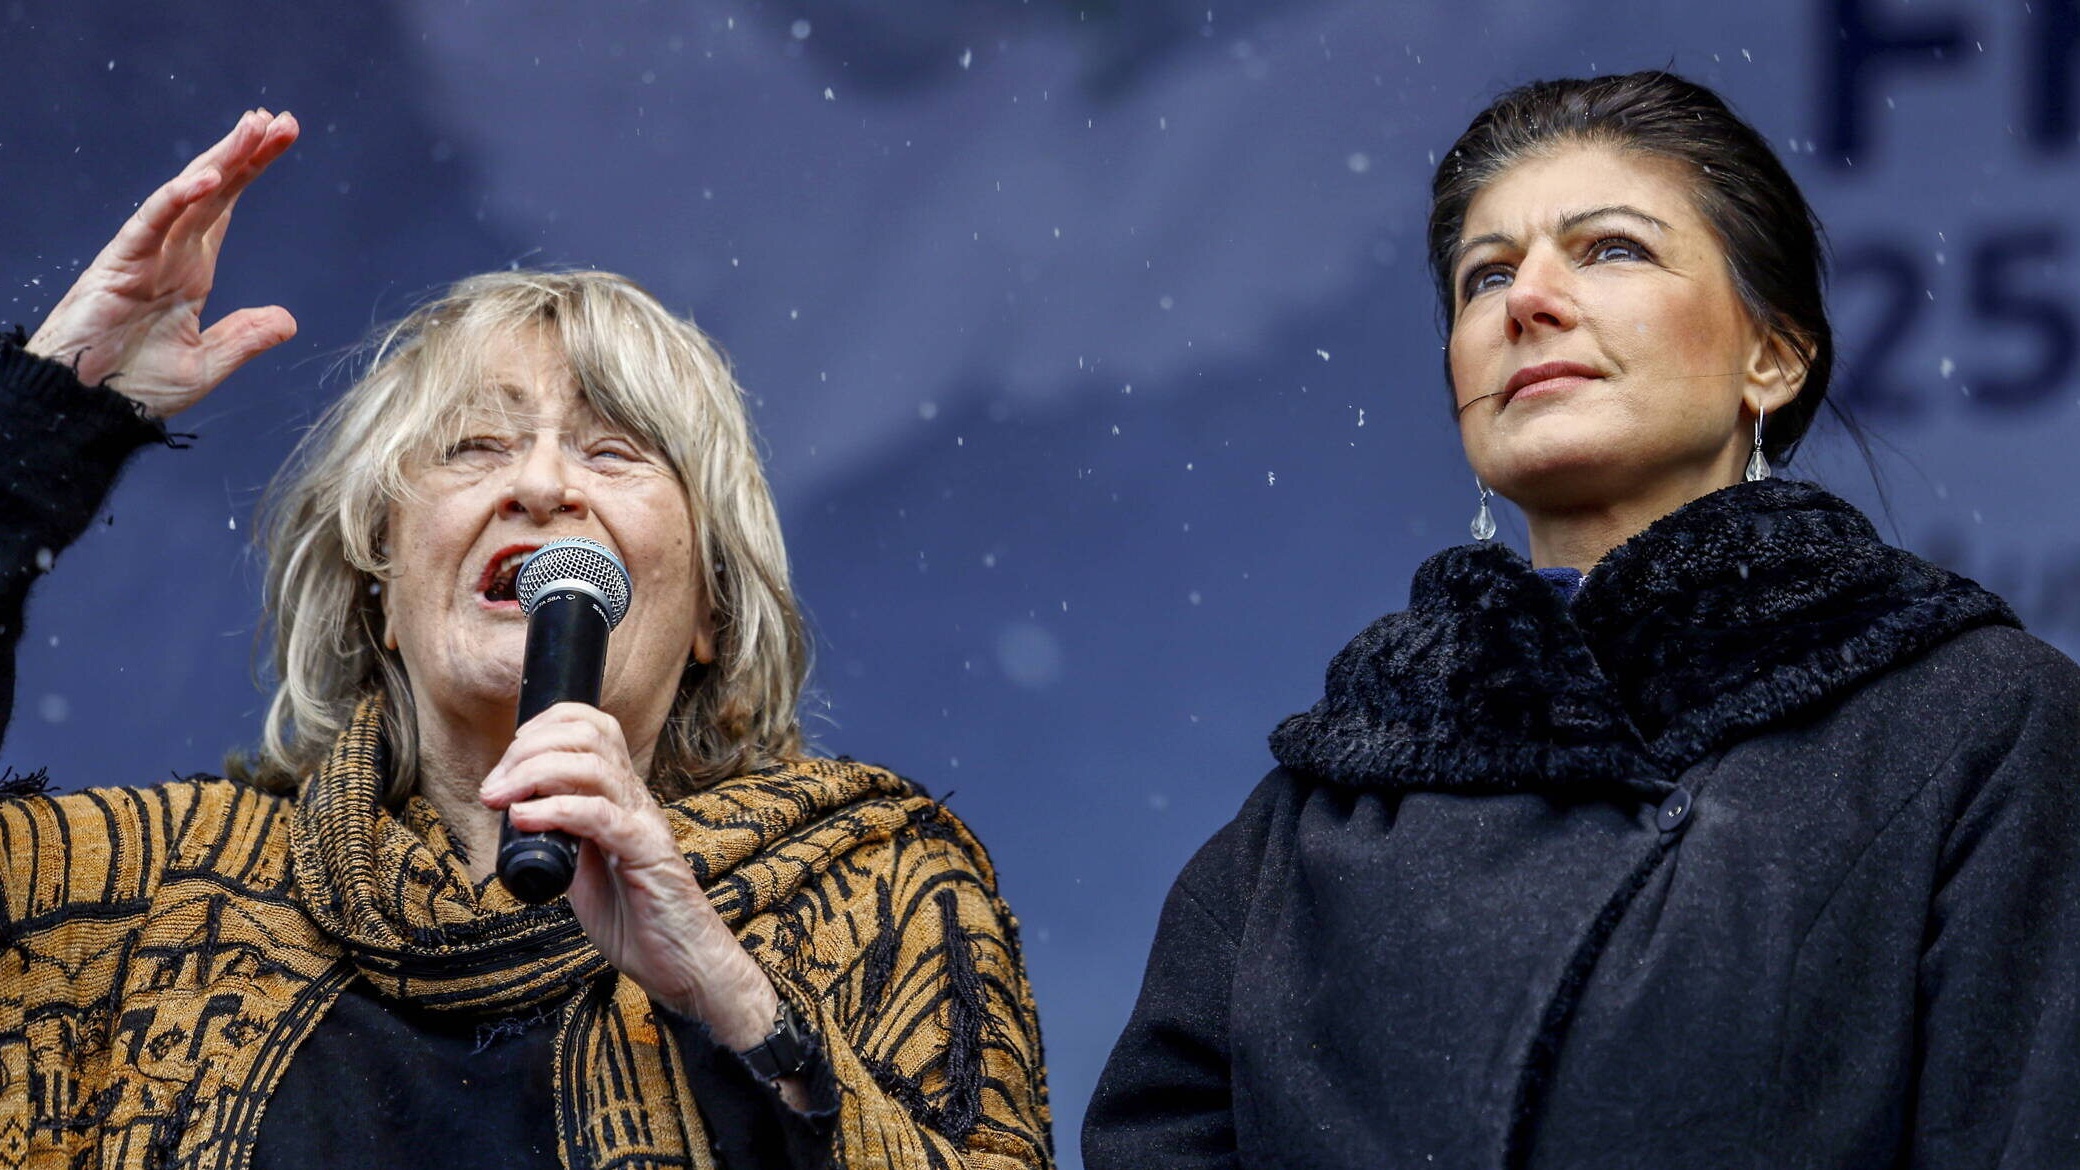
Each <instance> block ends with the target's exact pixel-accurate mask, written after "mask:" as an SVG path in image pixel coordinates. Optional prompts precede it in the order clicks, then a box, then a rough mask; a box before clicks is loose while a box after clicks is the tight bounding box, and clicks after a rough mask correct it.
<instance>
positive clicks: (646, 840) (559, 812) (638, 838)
mask: <svg viewBox="0 0 2080 1170" xmlns="http://www.w3.org/2000/svg"><path fill="white" fill-rule="evenodd" d="M506 812H507V815H509V816H511V817H512V819H513V827H514V828H515V829H518V830H520V831H521V832H523V833H546V832H549V831H551V830H555V831H558V832H563V833H569V834H570V835H571V836H573V837H578V838H580V839H582V840H586V841H590V842H592V843H593V844H594V845H595V846H597V847H598V848H599V849H600V851H601V852H602V853H605V854H606V855H608V856H611V857H614V858H616V859H618V861H619V863H620V864H621V866H623V867H624V868H626V867H630V866H636V867H640V866H648V865H655V864H658V863H659V862H662V861H666V860H673V861H677V862H678V863H679V864H681V865H684V864H685V859H684V858H683V857H681V856H680V854H679V850H678V845H677V843H676V842H674V841H673V839H672V835H671V832H670V831H669V830H665V831H663V832H661V833H660V832H658V831H657V827H656V826H653V825H652V824H651V823H650V822H649V820H648V819H646V818H644V817H641V816H638V815H636V814H635V813H632V812H630V811H629V810H628V809H625V808H623V807H621V806H620V805H618V804H615V803H614V802H613V801H611V800H607V799H604V798H602V797H598V796H581V795H577V794H571V793H563V794H557V795H553V796H542V797H537V798H535V799H533V800H525V801H522V802H520V803H519V804H516V805H514V806H512V807H511V808H509V809H507V810H506Z"/></svg>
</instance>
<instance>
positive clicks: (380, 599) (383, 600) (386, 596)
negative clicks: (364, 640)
mask: <svg viewBox="0 0 2080 1170" xmlns="http://www.w3.org/2000/svg"><path fill="white" fill-rule="evenodd" d="M391 596H392V591H391V590H389V589H385V588H383V582H381V581H378V582H376V602H377V604H378V605H380V606H381V607H382V609H383V649H385V650H395V649H397V631H396V630H393V629H392V628H391V627H390V620H391V614H390V598H391Z"/></svg>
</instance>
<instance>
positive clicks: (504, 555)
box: [478, 544, 541, 605]
mask: <svg viewBox="0 0 2080 1170" xmlns="http://www.w3.org/2000/svg"><path fill="white" fill-rule="evenodd" d="M539 547H541V546H539V545H533V544H527V545H514V546H513V547H512V548H509V549H505V550H504V551H502V552H500V553H499V554H498V555H497V556H495V557H493V558H491V563H490V564H488V565H485V566H484V576H483V579H482V580H481V581H480V582H479V584H478V588H479V589H480V590H481V591H482V592H483V595H484V600H486V601H488V602H491V603H492V604H494V605H496V604H498V603H499V602H502V601H512V602H517V601H519V600H520V594H519V592H518V591H517V590H516V589H515V588H514V587H515V586H516V585H517V584H518V583H519V580H520V566H521V564H522V563H524V562H525V561H526V560H527V558H528V555H529V554H531V553H533V552H534V550H535V549H537V548H539Z"/></svg>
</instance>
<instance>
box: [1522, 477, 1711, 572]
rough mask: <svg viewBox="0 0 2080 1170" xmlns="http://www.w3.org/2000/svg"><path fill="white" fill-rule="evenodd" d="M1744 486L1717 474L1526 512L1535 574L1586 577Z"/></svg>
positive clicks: (1525, 517)
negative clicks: (1638, 540) (1630, 545)
mask: <svg viewBox="0 0 2080 1170" xmlns="http://www.w3.org/2000/svg"><path fill="white" fill-rule="evenodd" d="M1738 482H1740V476H1739V475H1737V474H1727V473H1726V472H1725V471H1724V469H1722V468H1715V469H1713V472H1712V473H1711V474H1707V475H1702V476H1698V477H1696V478H1695V479H1686V480H1684V481H1682V482H1677V483H1663V484H1660V485H1657V487H1658V490H1656V491H1652V492H1647V493H1642V494H1639V495H1634V496H1630V497H1627V498H1624V499H1619V500H1611V501H1599V502H1595V503H1591V504H1586V505H1578V506H1568V507H1546V508H1540V507H1533V506H1522V505H1520V507H1522V510H1523V512H1524V521H1525V524H1526V526H1527V527H1528V528H1529V529H1530V532H1531V564H1532V567H1534V568H1539V569H1548V568H1569V569H1579V570H1581V571H1582V572H1584V573H1586V572H1588V571H1589V570H1591V569H1593V568H1595V567H1596V566H1597V564H1598V563H1599V562H1601V561H1602V560H1603V558H1604V557H1605V556H1607V555H1609V553H1610V551H1611V550H1612V549H1614V548H1616V547H1618V546H1619V545H1621V544H1624V543H1625V542H1626V541H1628V540H1631V539H1632V538H1633V537H1635V536H1638V535H1639V534H1640V533H1641V532H1643V531H1645V530H1646V527H1647V526H1648V525H1649V524H1652V523H1653V522H1654V521H1656V520H1659V519H1661V518H1662V517H1663V516H1666V515H1668V514H1669V513H1670V512H1673V511H1675V510H1676V509H1677V508H1680V507H1682V506H1683V505H1685V504H1687V503H1689V502H1690V501H1692V500H1695V499H1699V498H1701V497H1703V496H1707V495H1710V494H1711V493H1713V492H1715V491H1718V490H1719V489H1720V488H1723V487H1727V486H1729V485H1731V484H1734V483H1738Z"/></svg>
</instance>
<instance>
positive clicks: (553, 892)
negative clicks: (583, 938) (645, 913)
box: [498, 539, 631, 906]
mask: <svg viewBox="0 0 2080 1170" xmlns="http://www.w3.org/2000/svg"><path fill="white" fill-rule="evenodd" d="M630 590H631V585H630V582H629V579H628V570H627V569H626V568H624V567H622V564H621V562H620V561H619V560H618V559H616V558H615V556H614V554H613V553H611V552H608V551H607V548H606V546H605V545H603V544H600V543H599V542H598V541H592V540H584V539H571V540H558V541H552V542H551V543H549V544H545V545H543V546H542V547H540V548H538V549H536V550H534V552H532V553H530V554H529V555H528V558H527V559H526V560H525V561H523V562H521V565H520V575H519V577H518V579H517V580H516V583H515V585H514V590H513V591H514V593H515V594H517V595H518V596H519V598H520V611H521V612H522V613H525V614H526V615H527V653H526V656H525V657H524V658H523V659H522V660H521V666H520V719H519V722H520V723H526V722H527V721H528V720H530V719H532V718H534V717H535V716H536V715H539V714H541V713H542V712H543V711H545V710H547V709H548V708H550V707H553V706H555V705H556V704H558V703H571V702H575V703H590V704H592V705H593V706H598V705H599V688H600V679H601V677H602V676H603V675H604V674H605V672H606V667H607V635H608V634H609V633H611V632H613V629H614V627H615V626H618V625H620V624H621V619H622V618H623V617H625V616H627V614H628V602H629V594H630ZM577 872H578V840H577V838H575V837H573V836H571V835H570V834H569V833H559V832H553V831H552V832H547V833H522V832H520V831H518V830H516V829H514V828H513V818H512V816H511V814H507V815H506V816H505V817H503V818H502V821H501V824H500V826H499V830H498V880H499V881H501V882H504V883H505V887H506V889H508V890H511V891H512V892H513V896H514V897H516V898H518V899H520V900H521V901H523V902H526V903H528V904H530V905H535V906H539V905H541V904H542V903H544V902H548V901H550V900H552V899H554V898H556V897H557V896H558V895H560V894H562V893H563V892H564V891H565V890H567V889H569V888H570V885H571V878H572V877H574V876H575V875H576V874H577Z"/></svg>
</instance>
